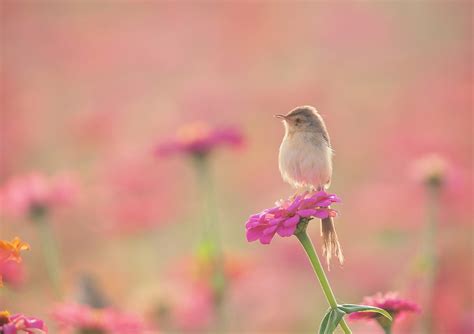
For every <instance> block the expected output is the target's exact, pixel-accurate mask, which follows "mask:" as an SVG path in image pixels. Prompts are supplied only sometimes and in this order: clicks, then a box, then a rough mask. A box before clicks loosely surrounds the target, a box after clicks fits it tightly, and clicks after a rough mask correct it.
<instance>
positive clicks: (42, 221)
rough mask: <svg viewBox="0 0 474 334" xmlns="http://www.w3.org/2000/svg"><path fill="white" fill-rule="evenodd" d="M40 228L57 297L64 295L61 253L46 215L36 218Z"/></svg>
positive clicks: (44, 253) (47, 268) (44, 251)
mask: <svg viewBox="0 0 474 334" xmlns="http://www.w3.org/2000/svg"><path fill="white" fill-rule="evenodd" d="M35 223H36V226H37V228H38V234H39V237H40V242H41V249H42V252H43V258H44V262H45V266H46V270H47V272H48V275H49V279H50V280H51V283H52V286H53V289H54V292H55V294H56V297H58V298H60V297H61V296H62V288H61V270H60V264H59V263H60V260H59V253H58V249H57V245H56V240H55V238H54V235H53V231H52V230H51V226H50V224H49V223H48V222H47V220H46V217H45V216H41V217H40V216H38V217H36V219H35Z"/></svg>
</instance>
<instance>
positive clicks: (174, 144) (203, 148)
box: [156, 122, 243, 156]
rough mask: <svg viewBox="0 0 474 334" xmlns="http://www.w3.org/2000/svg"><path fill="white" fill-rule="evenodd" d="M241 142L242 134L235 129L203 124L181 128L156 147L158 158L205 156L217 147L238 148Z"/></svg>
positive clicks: (197, 123)
mask: <svg viewBox="0 0 474 334" xmlns="http://www.w3.org/2000/svg"><path fill="white" fill-rule="evenodd" d="M242 142H243V136H242V133H241V132H240V131H239V130H238V129H235V128H231V127H223V128H217V127H215V128H212V127H210V126H209V125H208V124H206V123H204V122H196V123H191V124H187V125H185V126H183V127H181V128H180V129H179V130H178V132H177V133H176V135H175V136H174V137H173V138H170V139H168V140H167V141H164V142H162V143H161V144H159V145H158V146H157V147H156V154H157V155H158V156H169V155H173V154H177V153H186V154H191V155H205V154H207V153H209V152H210V151H212V150H213V149H215V148H217V147H219V146H225V145H227V146H231V147H238V146H240V145H241V144H242Z"/></svg>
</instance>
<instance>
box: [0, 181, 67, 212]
mask: <svg viewBox="0 0 474 334" xmlns="http://www.w3.org/2000/svg"><path fill="white" fill-rule="evenodd" d="M75 191H76V186H75V184H74V183H73V182H72V180H71V179H70V178H69V177H66V176H57V177H54V178H49V179H48V178H47V177H45V176H44V175H41V174H39V173H31V174H28V175H25V176H18V177H14V178H12V179H10V180H9V181H8V182H7V183H6V184H5V185H4V186H3V187H2V188H1V189H0V209H1V210H2V211H5V212H6V213H9V214H11V215H14V216H24V215H29V216H34V215H38V214H43V213H44V212H45V211H47V210H48V209H50V208H51V207H53V206H57V205H62V204H65V203H68V202H70V200H71V199H72V197H73V196H74V194H75Z"/></svg>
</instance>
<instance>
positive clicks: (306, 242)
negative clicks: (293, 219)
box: [295, 226, 352, 334]
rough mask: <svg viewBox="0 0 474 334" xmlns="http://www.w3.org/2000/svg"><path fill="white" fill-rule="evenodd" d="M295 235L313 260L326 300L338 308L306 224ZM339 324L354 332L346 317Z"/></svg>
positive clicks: (348, 333)
mask: <svg viewBox="0 0 474 334" xmlns="http://www.w3.org/2000/svg"><path fill="white" fill-rule="evenodd" d="M295 235H296V237H297V238H298V240H299V241H300V242H301V245H303V248H304V250H305V252H306V254H307V255H308V258H309V261H310V262H311V265H312V266H313V270H314V272H315V274H316V276H317V278H318V280H319V283H320V285H321V288H322V289H323V292H324V295H325V296H326V300H327V301H328V303H329V306H330V307H331V308H332V309H335V308H337V301H336V297H335V296H334V293H333V292H332V289H331V285H330V284H329V281H328V278H327V277H326V273H325V272H324V269H323V267H322V265H321V261H319V257H318V255H317V254H316V251H315V250H314V246H313V243H312V242H311V239H310V238H309V237H308V234H307V233H306V226H305V227H304V228H303V229H301V230H300V231H298V233H296V234H295ZM339 326H340V327H341V328H342V330H343V331H344V333H346V334H350V333H352V332H351V330H350V329H349V326H348V325H347V323H346V322H345V320H344V319H342V320H341V322H340V323H339Z"/></svg>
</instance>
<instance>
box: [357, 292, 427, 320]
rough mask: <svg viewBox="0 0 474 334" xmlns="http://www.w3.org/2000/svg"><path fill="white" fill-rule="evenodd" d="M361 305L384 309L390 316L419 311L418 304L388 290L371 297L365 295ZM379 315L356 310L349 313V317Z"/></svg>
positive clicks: (372, 316)
mask: <svg viewBox="0 0 474 334" xmlns="http://www.w3.org/2000/svg"><path fill="white" fill-rule="evenodd" d="M361 304H363V305H370V306H376V307H379V308H382V309H384V310H386V311H387V312H388V313H390V315H391V316H392V318H393V319H394V320H395V319H396V318H398V317H400V316H402V315H403V314H404V313H410V312H420V307H419V306H418V304H416V303H414V302H412V301H409V300H406V299H401V298H399V297H398V294H397V293H395V292H388V293H386V294H385V295H383V294H381V293H377V294H376V295H374V296H371V297H365V298H364V300H363V301H362V303H361ZM379 316H380V315H379V314H378V313H373V312H357V313H352V314H350V315H349V318H350V319H353V320H356V319H376V318H377V317H379Z"/></svg>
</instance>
